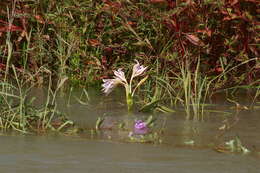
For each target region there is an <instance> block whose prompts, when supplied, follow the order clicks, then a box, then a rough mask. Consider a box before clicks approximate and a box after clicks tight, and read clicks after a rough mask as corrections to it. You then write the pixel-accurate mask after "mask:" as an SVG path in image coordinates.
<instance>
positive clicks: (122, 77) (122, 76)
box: [114, 68, 127, 83]
mask: <svg viewBox="0 0 260 173" xmlns="http://www.w3.org/2000/svg"><path fill="white" fill-rule="evenodd" d="M114 75H115V79H116V78H117V79H120V80H121V81H122V82H123V83H127V81H126V78H125V73H124V72H123V71H122V69H121V68H120V69H118V70H117V71H114Z"/></svg>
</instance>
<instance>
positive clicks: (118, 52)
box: [0, 0, 260, 132]
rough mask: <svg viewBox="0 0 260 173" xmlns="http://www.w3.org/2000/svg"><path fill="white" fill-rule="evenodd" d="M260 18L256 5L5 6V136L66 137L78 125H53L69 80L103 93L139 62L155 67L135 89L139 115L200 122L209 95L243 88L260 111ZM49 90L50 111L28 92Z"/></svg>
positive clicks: (54, 1) (1, 65)
mask: <svg viewBox="0 0 260 173" xmlns="http://www.w3.org/2000/svg"><path fill="white" fill-rule="evenodd" d="M258 18H259V9H258V4H257V1H254V0H250V1H231V0H217V1H212V0H207V1H185V0H178V1H167V0H95V1H93V0H64V1H58V0H41V1H36V0H24V1H22V0H13V1H9V0H2V1H1V2H0V77H1V78H0V84H1V88H0V103H1V107H2V108H3V109H2V111H1V117H0V125H1V128H2V129H15V130H19V131H22V132H25V131H27V130H28V129H36V127H40V128H38V129H41V130H45V129H56V130H60V129H62V127H64V126H66V125H68V124H71V122H70V121H69V120H67V119H66V118H65V117H63V115H62V116H57V117H63V118H61V119H62V120H59V121H60V122H59V126H58V127H54V124H53V123H52V122H53V121H52V120H53V119H55V118H54V117H55V116H56V115H59V113H58V112H57V110H56V107H55V97H56V94H57V91H58V90H60V89H62V86H63V85H64V84H65V82H67V83H69V84H70V85H73V86H83V87H85V86H95V87H97V88H100V86H101V83H102V79H109V78H111V77H112V76H113V71H115V70H117V69H119V68H123V70H124V71H125V72H126V77H127V78H128V77H129V76H130V75H131V69H132V66H133V62H134V60H135V59H136V60H138V61H139V62H140V63H141V64H143V65H144V66H145V67H148V68H147V73H148V78H147V80H146V81H145V82H144V84H143V85H142V86H141V87H140V88H138V90H136V91H135V97H137V98H136V100H137V101H136V103H137V104H138V103H139V105H144V106H143V107H142V108H141V111H144V112H149V111H155V110H156V111H161V112H174V110H173V109H174V107H179V106H180V105H182V106H183V108H184V110H185V111H186V114H187V118H188V119H197V120H201V119H203V114H204V112H205V109H206V108H205V106H206V103H207V102H208V101H209V100H210V98H211V96H213V95H214V94H215V93H217V92H223V91H225V92H226V93H227V95H231V94H232V95H235V94H239V92H240V90H239V89H240V88H242V89H247V90H252V89H253V91H255V92H254V97H253V99H252V103H255V102H257V100H258V99H259V95H260V94H259V88H260V87H259V86H260V80H259V76H260V70H259V69H260V59H259V53H260V52H259V32H258V31H259V22H258V20H257V19H258ZM145 79H146V78H145ZM14 81H15V82H14ZM46 85H47V86H49V87H48V101H47V103H46V104H45V105H44V106H43V108H41V109H36V108H32V107H31V106H30V101H28V100H26V94H27V92H26V91H27V90H29V89H26V88H27V87H28V86H46ZM137 85H138V84H137ZM24 89H26V90H25V91H24ZM50 106H51V107H50ZM251 106H252V105H251ZM172 108H173V109H172ZM58 119H60V118H58Z"/></svg>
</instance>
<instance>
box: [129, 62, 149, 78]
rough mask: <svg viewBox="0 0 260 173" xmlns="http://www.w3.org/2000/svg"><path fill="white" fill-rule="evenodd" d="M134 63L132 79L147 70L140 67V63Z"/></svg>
mask: <svg viewBox="0 0 260 173" xmlns="http://www.w3.org/2000/svg"><path fill="white" fill-rule="evenodd" d="M135 61H136V64H135V65H134V66H133V72H132V78H134V77H136V76H140V75H141V74H142V73H143V72H144V71H145V70H146V69H147V67H144V66H142V65H140V63H139V62H138V61H137V60H135Z"/></svg>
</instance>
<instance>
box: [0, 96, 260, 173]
mask: <svg viewBox="0 0 260 173" xmlns="http://www.w3.org/2000/svg"><path fill="white" fill-rule="evenodd" d="M36 93H37V92H36ZM105 99H110V98H105ZM61 100H62V99H61ZM63 100H64V99H63ZM38 101H41V100H38ZM93 103H95V104H94V105H91V106H90V105H89V106H87V105H80V104H78V103H77V102H76V101H72V102H71V106H70V107H66V106H64V103H60V110H62V111H64V112H67V113H68V114H69V115H70V116H71V118H73V119H74V120H75V121H76V122H77V124H78V125H79V126H81V127H85V128H88V129H90V128H94V125H95V121H96V119H97V117H98V116H100V115H103V114H104V113H106V114H107V115H108V117H112V119H113V120H117V119H125V117H127V116H125V112H124V111H123V109H122V105H121V104H119V103H120V99H118V100H116V101H115V102H113V104H112V103H109V104H105V102H101V101H100V100H99V99H97V100H93ZM104 104H105V105H104ZM136 116H137V117H138V116H140V117H145V115H136ZM259 116H260V112H259V111H254V112H250V111H244V112H240V113H239V114H237V115H236V116H235V115H232V114H231V115H229V116H223V115H220V114H213V115H210V116H208V117H206V118H205V121H204V122H193V121H187V120H185V118H184V117H183V116H182V115H179V114H178V113H175V114H172V115H157V119H158V121H159V122H160V123H164V122H166V124H165V131H164V134H163V135H162V144H144V143H129V142H126V141H123V140H122V139H121V138H119V136H118V134H117V135H113V134H114V133H115V132H114V131H113V130H112V131H111V130H107V131H105V130H104V131H105V132H102V133H101V134H99V135H95V136H94V137H93V136H91V135H88V134H81V135H79V136H62V135H53V134H52V135H44V136H34V135H13V134H6V133H4V134H1V135H0V141H1V142H0V146H1V147H0V168H1V171H0V172H5V173H9V172H10V173H13V172H19V173H29V172H37V173H38V172H39V173H41V172H42V173H46V172H48V173H52V172H55V173H58V172H62V173H67V172H68V173H71V172H91V173H95V172H97V173H100V172H111V173H121V172H124V173H128V172H129V173H131V172H147V173H148V172H149V173H153V172H154V173H158V172H166V173H167V172H169V173H172V172H177V173H209V172H210V173H219V172H221V173H230V172H236V173H245V172H248V173H258V172H259V169H260V164H259V163H260V156H259V154H256V153H257V152H259V151H260V139H259V132H260V126H258V124H259V123H260V117H259ZM234 117H237V118H234ZM236 119H239V121H237V123H236V124H235V125H234V126H232V127H231V128H230V129H229V130H228V131H227V132H225V133H223V132H222V131H221V130H219V127H221V126H223V124H224V123H229V124H230V125H232V123H234V122H236ZM235 136H239V139H240V140H241V142H242V144H243V145H244V146H246V147H247V148H249V149H250V150H251V151H253V152H252V154H246V155H243V154H232V153H229V154H226V153H219V152H217V151H215V150H214V149H213V148H214V147H215V146H217V145H221V144H223V143H224V142H225V141H229V140H231V139H234V137H235ZM188 141H193V142H194V144H193V145H187V144H185V142H188Z"/></svg>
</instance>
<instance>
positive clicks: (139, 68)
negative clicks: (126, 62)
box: [102, 60, 148, 111]
mask: <svg viewBox="0 0 260 173" xmlns="http://www.w3.org/2000/svg"><path fill="white" fill-rule="evenodd" d="M135 61H136V64H135V65H134V66H133V71H132V75H131V78H130V81H129V82H128V81H127V80H126V78H125V73H124V72H123V71H122V69H121V68H119V69H118V70H116V71H114V78H113V79H103V82H104V83H103V84H102V87H103V88H102V91H103V92H104V93H105V94H106V95H108V94H109V93H110V92H111V91H112V90H113V89H114V88H115V87H116V86H117V85H119V84H121V85H123V86H124V87H125V94H126V103H127V108H128V111H131V110H132V108H133V102H134V101H133V97H134V94H135V91H136V89H137V88H138V87H139V86H140V85H141V84H142V83H144V82H145V80H146V79H147V77H148V76H145V77H144V78H143V79H141V80H140V81H139V83H138V84H137V85H136V86H135V87H133V79H134V78H135V77H137V76H140V75H142V74H143V73H144V72H145V70H146V69H147V67H144V66H143V65H140V63H139V62H138V61H137V60H135Z"/></svg>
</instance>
